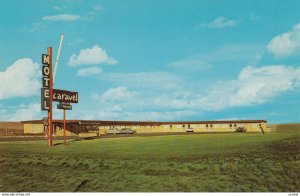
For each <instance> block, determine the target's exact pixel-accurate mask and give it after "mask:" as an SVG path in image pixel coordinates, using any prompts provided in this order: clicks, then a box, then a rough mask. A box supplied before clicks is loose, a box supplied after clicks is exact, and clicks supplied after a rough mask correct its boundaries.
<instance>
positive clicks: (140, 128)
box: [99, 122, 270, 134]
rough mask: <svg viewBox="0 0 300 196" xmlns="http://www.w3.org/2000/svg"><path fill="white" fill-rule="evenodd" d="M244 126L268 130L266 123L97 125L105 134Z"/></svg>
mask: <svg viewBox="0 0 300 196" xmlns="http://www.w3.org/2000/svg"><path fill="white" fill-rule="evenodd" d="M241 126H242V127H245V128H246V129H247V131H246V132H262V130H261V128H262V129H263V131H265V132H268V131H270V130H269V129H267V123H265V122H260V123H235V124H230V123H223V124H219V123H218V124H163V125H159V126H150V125H145V126H139V125H132V126H118V125H116V126H99V133H100V134H105V132H106V131H107V130H109V129H119V130H120V129H123V128H130V129H132V130H135V131H136V132H137V133H154V132H186V130H187V129H188V128H191V129H193V132H203V133H207V132H212V133H213V132H235V131H236V128H238V127H241Z"/></svg>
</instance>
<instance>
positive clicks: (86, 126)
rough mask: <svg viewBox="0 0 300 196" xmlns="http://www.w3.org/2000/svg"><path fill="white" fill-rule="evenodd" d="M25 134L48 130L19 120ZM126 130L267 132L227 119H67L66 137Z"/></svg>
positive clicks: (259, 125)
mask: <svg viewBox="0 0 300 196" xmlns="http://www.w3.org/2000/svg"><path fill="white" fill-rule="evenodd" d="M22 123H23V124H24V134H42V133H44V130H46V129H47V127H46V126H45V125H44V124H43V120H30V121H22ZM124 128H127V129H128V128H129V129H132V130H134V131H135V132H136V133H179V132H202V133H216V132H240V131H242V132H249V133H255V132H269V131H270V130H269V129H267V121H266V120H226V121H182V122H181V121H179V122H155V121H102V120H67V121H66V130H67V132H66V135H67V136H76V135H79V136H80V135H82V134H94V135H95V134H96V135H103V134H106V132H107V131H108V130H112V129H114V130H121V129H124ZM53 135H55V136H63V120H53Z"/></svg>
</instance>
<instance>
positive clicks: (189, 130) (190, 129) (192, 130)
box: [185, 128, 194, 132]
mask: <svg viewBox="0 0 300 196" xmlns="http://www.w3.org/2000/svg"><path fill="white" fill-rule="evenodd" d="M185 132H194V129H193V128H187V129H186V130H185Z"/></svg>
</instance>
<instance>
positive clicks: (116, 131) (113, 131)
mask: <svg viewBox="0 0 300 196" xmlns="http://www.w3.org/2000/svg"><path fill="white" fill-rule="evenodd" d="M120 133H121V130H118V129H109V130H107V131H106V134H120Z"/></svg>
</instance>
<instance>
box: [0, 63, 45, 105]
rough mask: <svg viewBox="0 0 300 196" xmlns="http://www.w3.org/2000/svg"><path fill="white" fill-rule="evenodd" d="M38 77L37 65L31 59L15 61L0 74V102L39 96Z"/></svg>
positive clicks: (39, 73) (39, 71)
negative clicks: (13, 98) (14, 98)
mask: <svg viewBox="0 0 300 196" xmlns="http://www.w3.org/2000/svg"><path fill="white" fill-rule="evenodd" d="M40 75H41V70H40V69H39V65H38V64H37V63H33V62H32V60H31V59H29V58H23V59H19V60H17V61H16V62H15V63H14V64H12V65H10V66H9V67H8V68H7V69H6V70H5V71H4V72H0V81H1V82H0V100H1V99H8V98H12V97H28V96H32V95H36V94H39V92H40V87H41V85H40Z"/></svg>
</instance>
